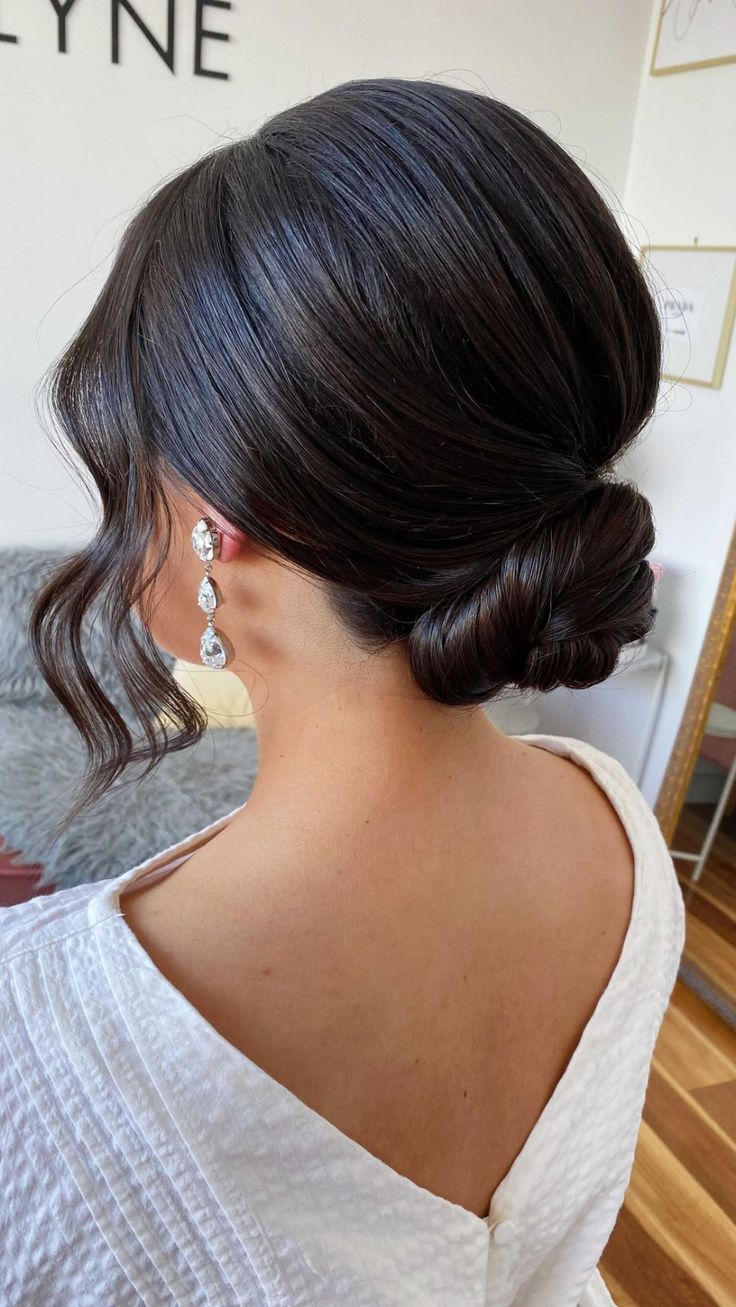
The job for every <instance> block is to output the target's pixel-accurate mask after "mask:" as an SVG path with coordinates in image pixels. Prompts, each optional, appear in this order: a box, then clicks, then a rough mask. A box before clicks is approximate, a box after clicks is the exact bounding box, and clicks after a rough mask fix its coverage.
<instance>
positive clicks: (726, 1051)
mask: <svg viewBox="0 0 736 1307" xmlns="http://www.w3.org/2000/svg"><path fill="white" fill-rule="evenodd" d="M673 1008H675V1009H676V1010H677V1011H678V1012H679V1013H680V1014H681V1015H682V1016H684V1017H685V1018H686V1020H687V1021H689V1023H690V1025H691V1026H692V1027H693V1028H694V1029H695V1031H696V1032H697V1033H698V1035H699V1036H700V1038H701V1039H706V1040H707V1041H708V1043H709V1044H711V1045H712V1046H713V1047H714V1048H716V1049H718V1051H719V1052H720V1053H721V1054H722V1055H723V1057H724V1058H725V1059H726V1063H725V1065H728V1064H729V1063H730V1065H731V1067H732V1071H731V1072H730V1074H729V1075H726V1076H724V1077H722V1078H723V1079H724V1080H728V1079H730V1078H731V1075H733V1076H734V1077H736V1030H733V1029H732V1028H731V1027H730V1026H727V1025H726V1023H725V1021H724V1020H723V1019H722V1018H721V1017H720V1016H719V1015H718V1013H717V1012H714V1011H713V1008H712V1007H709V1006H708V1004H707V1003H704V1002H703V1000H702V998H701V997H700V996H699V995H698V994H694V993H693V991H692V989H690V988H689V987H688V986H687V985H685V984H683V982H682V981H681V980H678V981H677V983H676V985H675V988H674V990H673V992H672V998H671V1000H670V1007H669V1012H668V1014H667V1016H665V1025H666V1024H667V1021H668V1017H669V1013H670V1012H672V1010H673Z"/></svg>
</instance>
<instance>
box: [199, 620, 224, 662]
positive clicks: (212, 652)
mask: <svg viewBox="0 0 736 1307" xmlns="http://www.w3.org/2000/svg"><path fill="white" fill-rule="evenodd" d="M199 656H200V658H201V659H202V662H203V663H204V665H205V667H224V666H225V663H226V662H227V653H226V652H225V646H224V645H223V643H222V640H221V639H220V637H219V635H218V634H217V632H216V631H213V630H212V627H210V626H208V627H207V630H206V631H204V632H203V633H202V638H201V640H200V642H199Z"/></svg>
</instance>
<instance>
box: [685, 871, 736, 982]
mask: <svg viewBox="0 0 736 1307" xmlns="http://www.w3.org/2000/svg"><path fill="white" fill-rule="evenodd" d="M699 888H700V887H699V882H698V884H696V885H695V886H693V887H692V888H687V889H685V891H684V897H685V906H686V908H687V913H688V918H689V917H697V919H698V921H702V922H703V924H704V925H705V926H708V927H709V928H710V930H713V931H715V933H716V935H718V936H719V938H720V939H721V940H723V942H724V943H725V944H728V945H729V947H730V948H731V949H732V950H733V951H734V953H733V958H732V964H733V965H734V968H735V974H736V920H735V919H734V918H732V917H730V916H729V915H728V914H727V913H726V912H723V911H722V909H721V907H720V906H719V904H718V903H715V902H713V901H712V900H711V899H709V898H706V897H705V895H703V894H701V893H700V892H699Z"/></svg>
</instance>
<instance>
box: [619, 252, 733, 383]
mask: <svg viewBox="0 0 736 1307" xmlns="http://www.w3.org/2000/svg"><path fill="white" fill-rule="evenodd" d="M639 256H640V257H639V262H640V264H642V265H643V268H644V272H645V276H646V278H647V282H648V284H649V288H650V290H651V292H652V295H653V297H654V300H655V303H656V304H657V307H658V309H659V314H660V320H661V322H662V334H663V371H662V376H663V377H666V378H667V379H668V380H670V381H684V382H687V383H688V384H689V385H693V386H714V387H717V386H720V384H721V381H722V379H723V372H724V368H725V366H726V355H727V354H728V346H729V342H730V339H731V335H732V333H733V322H734V314H736V246H734V245H642V246H641V248H640V251H639Z"/></svg>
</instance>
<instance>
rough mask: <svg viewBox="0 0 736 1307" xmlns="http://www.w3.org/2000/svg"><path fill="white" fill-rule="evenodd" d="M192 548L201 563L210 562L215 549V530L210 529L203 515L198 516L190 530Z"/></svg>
mask: <svg viewBox="0 0 736 1307" xmlns="http://www.w3.org/2000/svg"><path fill="white" fill-rule="evenodd" d="M192 548H193V549H194V552H195V554H197V555H198V557H199V558H201V559H202V562H203V563H211V562H212V559H213V558H214V556H215V551H216V549H217V532H216V531H215V530H213V529H211V528H210V527H209V526H208V525H207V522H206V521H205V519H204V518H203V517H200V519H199V521H198V523H197V525H196V526H195V528H194V530H193V531H192Z"/></svg>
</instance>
